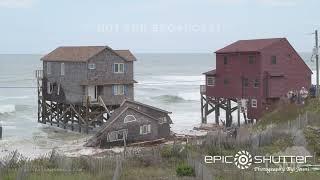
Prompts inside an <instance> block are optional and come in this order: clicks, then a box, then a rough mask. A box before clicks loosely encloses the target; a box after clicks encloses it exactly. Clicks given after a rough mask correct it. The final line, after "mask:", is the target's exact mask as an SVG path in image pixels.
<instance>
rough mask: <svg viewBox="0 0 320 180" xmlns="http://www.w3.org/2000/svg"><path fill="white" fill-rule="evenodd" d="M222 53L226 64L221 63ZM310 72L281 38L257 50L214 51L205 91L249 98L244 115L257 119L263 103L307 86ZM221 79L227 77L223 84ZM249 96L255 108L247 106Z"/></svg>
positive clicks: (230, 96)
mask: <svg viewBox="0 0 320 180" xmlns="http://www.w3.org/2000/svg"><path fill="white" fill-rule="evenodd" d="M225 56H226V57H227V59H228V63H227V64H224V57H225ZM249 56H255V63H254V64H249ZM272 56H276V59H277V63H276V64H272V63H271V57H272ZM311 73H312V72H311V70H310V69H309V67H308V66H307V65H306V64H305V63H304V61H303V60H302V58H301V57H300V56H299V55H298V53H297V52H296V51H295V50H294V49H293V47H292V46H291V45H290V43H289V42H288V41H287V40H286V39H285V38H282V39H278V40H277V41H274V42H273V43H272V44H270V45H268V46H266V47H265V48H263V49H261V50H259V52H237V53H217V54H216V84H215V86H214V87H212V86H207V95H208V96H213V97H220V98H246V99H249V100H250V103H249V109H248V118H250V119H258V118H259V117H260V116H261V114H262V113H263V111H264V110H265V109H266V105H267V103H269V102H273V103H275V102H276V101H277V99H280V98H281V97H282V96H284V95H285V94H286V93H287V92H288V91H290V90H300V89H301V88H302V87H305V88H307V89H309V88H310V87H311ZM242 78H247V79H248V80H249V86H248V87H244V86H243V85H242V84H243V83H242ZM225 79H227V80H228V81H229V83H228V84H227V85H226V84H224V80H225ZM255 79H258V80H259V82H260V86H259V87H258V88H256V87H254V80H255ZM268 98H272V101H271V100H268ZM251 99H257V100H258V107H257V108H250V107H251Z"/></svg>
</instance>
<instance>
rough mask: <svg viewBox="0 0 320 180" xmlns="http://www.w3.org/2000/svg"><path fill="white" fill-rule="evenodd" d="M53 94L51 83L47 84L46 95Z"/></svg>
mask: <svg viewBox="0 0 320 180" xmlns="http://www.w3.org/2000/svg"><path fill="white" fill-rule="evenodd" d="M52 92H53V84H52V83H51V82H47V93H48V94H52Z"/></svg>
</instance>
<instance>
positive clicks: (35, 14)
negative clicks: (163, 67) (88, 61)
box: [0, 0, 320, 54]
mask: <svg viewBox="0 0 320 180" xmlns="http://www.w3.org/2000/svg"><path fill="white" fill-rule="evenodd" d="M319 9H320V1H319V0H122V1H120V0H112V1H106V0H77V1H76V0H50V1H49V0H0V53H41V54H42V53H46V52H48V51H51V50H52V49H54V48H55V47H57V46H63V45H64V46H66V45H109V46H110V47H112V48H114V49H131V50H132V51H133V52H172V53H174V52H190V53H197V52H200V53H201V52H214V51H215V50H217V49H219V48H221V47H223V46H225V45H227V44H228V43H231V42H233V41H236V40H239V39H253V38H272V37H287V38H288V39H289V41H290V42H291V43H292V45H293V46H294V47H295V48H296V49H297V50H298V51H299V52H306V51H311V49H312V47H313V45H314V44H313V43H314V37H313V36H312V35H311V34H310V33H312V32H313V31H314V30H315V29H319V30H320V21H319V20H320V11H319Z"/></svg>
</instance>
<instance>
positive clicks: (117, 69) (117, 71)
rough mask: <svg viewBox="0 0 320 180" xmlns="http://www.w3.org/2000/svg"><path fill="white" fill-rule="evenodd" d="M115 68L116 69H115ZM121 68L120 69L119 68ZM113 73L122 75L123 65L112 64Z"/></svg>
mask: <svg viewBox="0 0 320 180" xmlns="http://www.w3.org/2000/svg"><path fill="white" fill-rule="evenodd" d="M116 67H117V68H116ZM121 67H122V68H121ZM113 72H114V73H117V74H122V73H124V63H114V64H113Z"/></svg>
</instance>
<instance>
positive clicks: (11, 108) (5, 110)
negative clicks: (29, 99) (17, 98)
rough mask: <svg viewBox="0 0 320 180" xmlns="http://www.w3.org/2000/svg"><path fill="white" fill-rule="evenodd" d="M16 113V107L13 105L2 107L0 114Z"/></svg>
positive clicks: (0, 107)
mask: <svg viewBox="0 0 320 180" xmlns="http://www.w3.org/2000/svg"><path fill="white" fill-rule="evenodd" d="M15 111H16V107H15V105H13V104H8V105H0V114H5V113H12V112H15Z"/></svg>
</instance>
